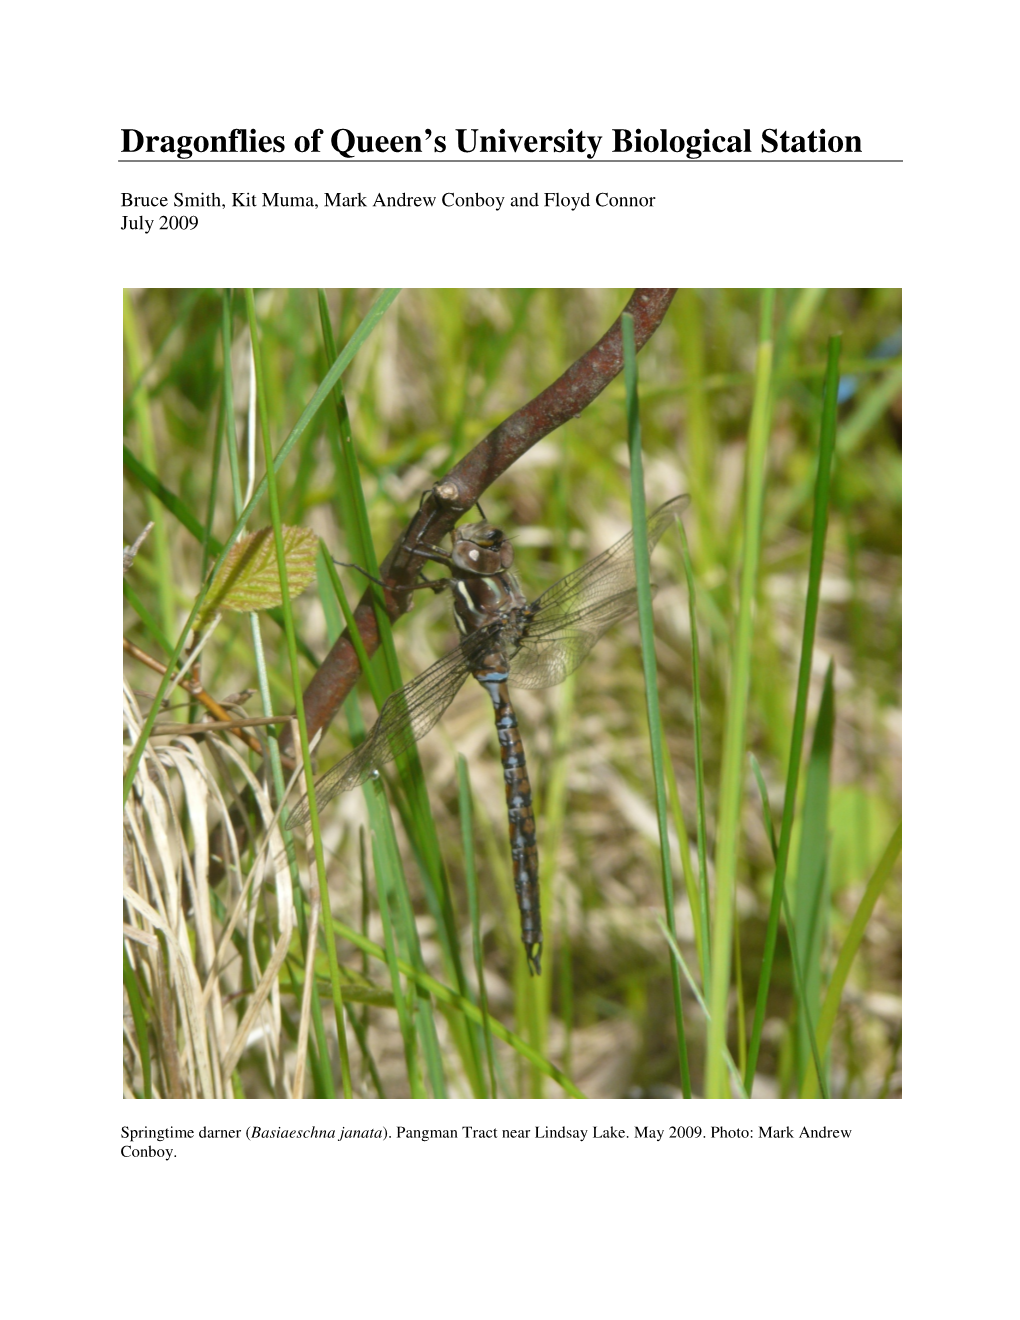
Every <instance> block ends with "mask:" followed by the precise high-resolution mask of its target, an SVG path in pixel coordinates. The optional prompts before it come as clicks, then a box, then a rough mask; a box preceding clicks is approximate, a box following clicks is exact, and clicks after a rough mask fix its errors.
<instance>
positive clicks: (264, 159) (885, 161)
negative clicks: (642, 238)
mask: <svg viewBox="0 0 1020 1320" xmlns="http://www.w3.org/2000/svg"><path fill="white" fill-rule="evenodd" d="M903 163H904V162H903V160H902V158H901V159H899V160H897V159H895V158H877V159H876V158H874V157H868V158H864V159H861V158H859V157H853V156H837V155H832V156H826V158H825V159H824V160H822V159H819V158H811V159H810V160H800V159H798V158H797V157H794V156H780V157H778V158H777V159H776V160H763V159H762V158H761V157H760V156H758V157H752V158H751V159H745V158H743V157H737V158H736V159H735V160H729V159H726V158H723V157H720V156H699V157H697V158H692V157H689V156H643V157H642V158H641V159H640V160H637V159H628V160H594V161H592V160H587V159H576V158H574V159H567V160H521V159H520V158H519V157H516V158H514V157H511V158H509V159H507V160H493V159H491V157H490V158H489V159H488V160H409V159H408V158H407V157H406V156H401V157H400V158H399V159H396V160H394V159H387V160H362V159H360V158H359V159H357V160H324V159H323V158H322V157H321V156H320V157H316V156H281V157H278V158H274V157H272V156H253V157H251V158H250V159H247V158H245V159H241V158H240V157H237V156H189V157H188V158H187V159H185V160H152V159H149V158H145V157H143V158H142V159H140V160H132V159H131V158H130V157H127V156H121V157H119V158H118V160H117V164H118V165H902V164H903Z"/></svg>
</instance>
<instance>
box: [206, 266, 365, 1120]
mask: <svg viewBox="0 0 1020 1320" xmlns="http://www.w3.org/2000/svg"><path fill="white" fill-rule="evenodd" d="M244 296H245V306H246V308H247V312H248V328H249V331H250V334H251V345H252V353H253V355H254V361H255V382H256V388H257V390H258V400H257V402H258V410H259V427H260V430H261V431H262V445H263V451H264V455H265V464H266V477H265V480H266V485H267V487H268V490H269V514H270V519H271V522H272V526H273V540H274V542H275V546H276V563H277V570H278V572H279V575H280V587H281V591H282V594H283V600H282V604H281V609H282V611H283V623H284V636H285V637H286V640H287V656H288V660H289V662H290V673H291V680H292V684H293V690H294V709H295V711H296V712H297V718H298V730H299V740H300V745H301V760H302V764H303V768H304V777H305V786H306V788H307V791H308V792H309V794H311V802H312V808H311V809H312V834H313V840H314V850H315V867H316V872H317V875H318V882H319V898H320V902H321V904H322V909H321V915H322V931H323V935H324V937H325V940H326V953H327V957H328V959H329V980H330V989H331V992H332V996H333V1011H334V1016H335V1019H336V1029H337V1041H338V1044H339V1048H340V1080H341V1085H342V1087H343V1093H344V1099H346V1100H350V1099H351V1098H352V1097H353V1090H352V1087H351V1066H350V1059H349V1057H348V1051H347V1032H346V1030H345V1018H344V1003H343V989H342V987H341V984H340V969H339V965H338V963H337V957H336V940H335V939H334V938H333V925H332V922H333V916H332V911H331V908H330V902H329V886H328V883H327V880H326V859H325V855H324V853H323V849H322V839H321V837H320V835H319V832H318V811H317V809H316V806H315V795H314V793H313V792H312V785H313V783H314V775H313V772H312V757H311V751H310V750H309V746H308V723H307V721H306V719H305V710H304V702H303V701H302V700H301V675H300V672H299V670H298V652H297V634H296V632H295V629H294V611H293V607H292V605H291V600H290V592H289V590H288V587H287V557H286V552H285V548H284V542H283V526H282V518H281V514H280V496H279V491H278V490H277V485H276V468H275V464H274V459H273V447H272V438H271V435H270V429H269V409H268V404H267V397H266V386H265V378H264V373H263V371H262V353H261V346H260V343H259V328H258V322H257V319H256V316H255V295H254V292H253V291H252V290H251V289H246V290H245V295H244ZM217 571H218V569H217ZM212 576H213V577H215V572H214V573H213V575H212ZM203 594H204V593H203ZM270 751H271V754H273V756H274V760H275V761H277V762H278V758H279V744H278V741H277V739H276V736H275V734H271V735H270ZM275 769H276V774H277V776H279V778H280V779H282V772H281V771H280V770H279V767H278V765H277V766H276V767H275Z"/></svg>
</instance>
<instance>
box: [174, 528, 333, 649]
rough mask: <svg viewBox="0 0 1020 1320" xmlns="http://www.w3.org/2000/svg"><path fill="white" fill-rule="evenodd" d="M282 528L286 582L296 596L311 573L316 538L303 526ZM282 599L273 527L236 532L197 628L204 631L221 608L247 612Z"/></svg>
mask: <svg viewBox="0 0 1020 1320" xmlns="http://www.w3.org/2000/svg"><path fill="white" fill-rule="evenodd" d="M282 531H283V549H284V557H285V559H286V563H287V583H288V586H289V587H290V594H291V596H299V595H300V594H301V592H302V591H304V589H305V587H307V586H308V584H309V583H310V582H311V580H312V578H313V577H314V576H315V552H316V549H317V547H318V544H319V538H318V537H317V536H316V535H315V533H314V532H312V531H309V530H308V528H307V527H284V528H282ZM282 600H283V593H282V592H281V590H280V573H279V569H278V567H277V562H276V551H275V549H274V547H273V529H272V528H271V527H263V528H262V529H261V531H258V532H252V533H250V534H249V535H248V536H239V537H238V538H237V540H236V541H235V543H234V544H233V546H232V547H231V549H230V553H229V554H228V555H227V557H226V559H225V560H224V562H223V566H222V568H221V569H220V571H219V572H218V573H217V574H216V580H215V582H213V584H212V586H211V587H210V588H209V594H208V596H206V599H205V605H204V607H203V609H202V613H201V614H200V615H199V618H198V625H197V626H198V631H199V632H202V631H204V630H205V628H206V627H207V625H208V623H209V621H210V619H212V617H213V616H214V615H215V614H220V613H222V612H223V611H224V610H237V611H241V612H243V613H245V614H250V613H251V612H252V611H253V610H267V609H271V608H272V607H273V606H275V605H279V604H280V602H281V601H282Z"/></svg>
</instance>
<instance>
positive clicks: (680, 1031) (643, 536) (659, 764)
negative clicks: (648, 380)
mask: <svg viewBox="0 0 1020 1320" xmlns="http://www.w3.org/2000/svg"><path fill="white" fill-rule="evenodd" d="M622 328H623V378H624V389H625V391H626V401H627V444H628V448H629V451H630V504H631V514H632V519H633V525H634V570H635V585H636V588H637V602H638V625H639V628H640V631H641V663H642V667H643V669H644V677H645V701H646V704H647V710H648V737H649V741H650V743H651V750H652V778H653V780H654V783H655V812H656V818H657V820H658V825H659V857H660V865H661V868H662V893H663V903H664V905H665V909H666V921H667V923H668V925H669V929H670V932H671V933H672V935H673V939H674V944H675V941H676V930H675V924H676V915H675V910H674V896H673V864H672V861H671V860H670V853H669V817H668V813H667V809H666V774H665V767H664V765H663V756H662V739H661V734H660V730H661V728H662V717H661V716H660V714H659V687H658V677H657V673H656V668H655V623H654V620H653V617H652V580H651V565H650V562H649V556H648V518H647V511H646V509H645V477H644V462H643V460H642V454H641V421H640V418H639V416H638V378H637V353H636V351H635V348H634V318H633V317H632V316H630V315H629V314H628V313H626V312H624V314H623V317H622ZM671 971H672V982H673V1016H674V1019H675V1021H676V1040H677V1054H678V1056H679V1063H680V1083H681V1087H682V1089H683V1094H684V1098H685V1099H688V1100H689V1099H690V1098H691V1075H690V1069H689V1067H688V1063H687V1036H686V1033H685V1031H684V1012H683V1001H682V999H681V995H680V969H679V967H678V965H677V962H676V958H675V955H674V956H673V959H672V965H671Z"/></svg>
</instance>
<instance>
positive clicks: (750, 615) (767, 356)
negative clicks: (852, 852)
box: [705, 289, 774, 1099]
mask: <svg viewBox="0 0 1020 1320" xmlns="http://www.w3.org/2000/svg"><path fill="white" fill-rule="evenodd" d="M773 300H774V294H773V291H772V290H770V289H769V290H765V292H764V293H763V295H762V302H761V317H760V329H759V337H758V356H757V362H756V366H755V388H754V403H753V405H752V409H751V424H750V427H749V428H748V437H747V458H746V475H745V513H744V550H743V565H742V569H741V575H740V605H739V612H738V615H737V626H736V635H735V638H734V643H733V653H732V657H731V662H730V682H729V696H728V700H727V705H726V726H725V733H724V738H723V761H722V770H721V783H720V789H719V823H718V834H717V838H716V851H715V884H716V897H715V916H714V921H713V926H712V974H711V980H710V983H709V984H710V993H709V1008H710V1016H709V1022H708V1039H707V1049H706V1059H705V1094H706V1096H707V1097H708V1098H710V1099H719V1098H726V1097H728V1096H729V1093H730V1092H729V1088H728V1086H727V1083H726V1060H725V1054H724V1050H725V1045H726V1019H727V1014H726V1008H727V1001H728V998H729V992H730V965H731V955H732V949H733V922H734V897H735V894H736V882H737V857H738V854H739V847H740V808H741V803H742V801H743V782H744V747H745V745H746V741H747V703H748V689H749V686H750V677H751V645H752V640H753V634H754V602H755V598H756V596H757V592H758V561H759V554H760V549H761V529H762V509H763V506H764V498H765V464H766V459H767V457H768V439H769V430H770V423H771V412H772V308H773ZM744 1089H745V1091H746V1092H747V1093H750V1083H749V1082H748V1081H747V1080H746V1079H745V1085H744Z"/></svg>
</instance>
